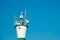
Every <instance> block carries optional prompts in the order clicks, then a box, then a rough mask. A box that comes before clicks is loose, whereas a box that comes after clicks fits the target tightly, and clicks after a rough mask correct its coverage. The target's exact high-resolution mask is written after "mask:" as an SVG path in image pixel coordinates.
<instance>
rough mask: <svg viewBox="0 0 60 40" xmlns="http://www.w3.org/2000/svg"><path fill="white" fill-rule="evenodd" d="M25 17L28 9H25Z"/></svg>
mask: <svg viewBox="0 0 60 40" xmlns="http://www.w3.org/2000/svg"><path fill="white" fill-rule="evenodd" d="M25 18H26V9H25Z"/></svg>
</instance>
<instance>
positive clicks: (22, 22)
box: [15, 9, 29, 40]
mask: <svg viewBox="0 0 60 40" xmlns="http://www.w3.org/2000/svg"><path fill="white" fill-rule="evenodd" d="M22 14H23V12H21V13H20V16H19V18H18V19H19V21H16V22H15V28H16V34H17V40H26V32H27V28H28V24H29V20H28V19H27V18H26V9H25V12H24V16H23V15H22Z"/></svg>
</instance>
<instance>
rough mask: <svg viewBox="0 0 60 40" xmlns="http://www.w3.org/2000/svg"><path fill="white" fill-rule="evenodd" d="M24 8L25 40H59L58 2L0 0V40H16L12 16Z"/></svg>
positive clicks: (59, 13)
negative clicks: (25, 18) (25, 13)
mask: <svg viewBox="0 0 60 40" xmlns="http://www.w3.org/2000/svg"><path fill="white" fill-rule="evenodd" d="M25 8H26V9H27V17H28V18H29V20H30V23H29V28H28V30H27V36H26V40H60V0H0V40H17V38H16V31H15V28H14V16H19V14H20V12H21V11H23V12H24V9H25Z"/></svg>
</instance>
